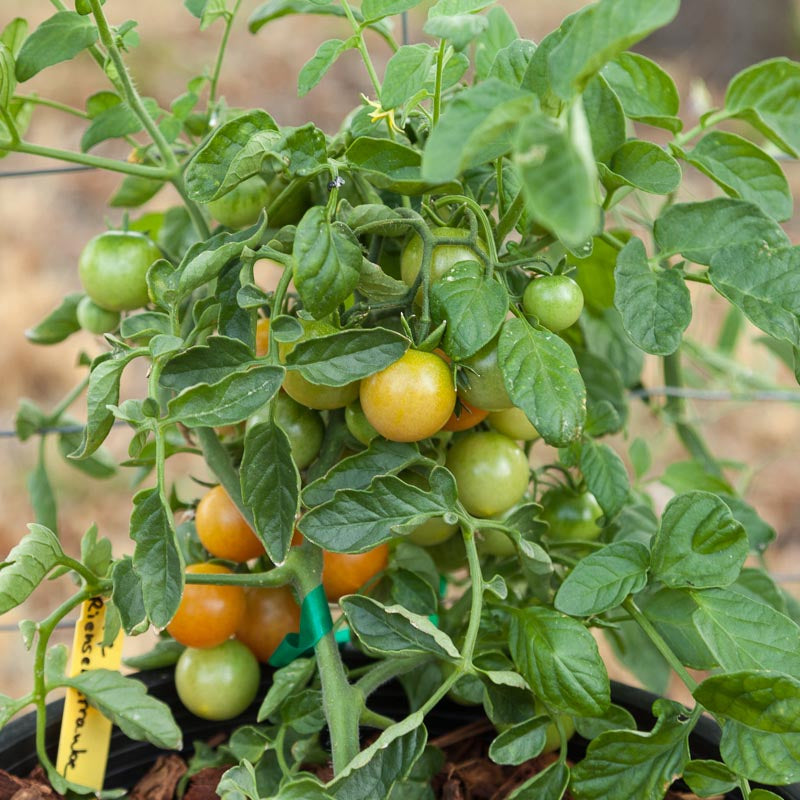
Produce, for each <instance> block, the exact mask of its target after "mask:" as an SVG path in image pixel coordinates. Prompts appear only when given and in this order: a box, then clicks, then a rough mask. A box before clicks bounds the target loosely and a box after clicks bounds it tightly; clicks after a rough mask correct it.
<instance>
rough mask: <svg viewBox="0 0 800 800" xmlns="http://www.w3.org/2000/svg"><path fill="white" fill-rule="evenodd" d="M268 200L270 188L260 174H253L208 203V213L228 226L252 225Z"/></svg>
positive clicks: (243, 226) (242, 226)
mask: <svg viewBox="0 0 800 800" xmlns="http://www.w3.org/2000/svg"><path fill="white" fill-rule="evenodd" d="M269 201H270V190H269V186H267V184H266V182H265V181H264V179H263V178H262V177H261V176H260V175H253V176H252V177H250V178H247V180H244V181H242V182H241V183H240V184H237V185H236V186H234V187H233V189H231V190H230V191H229V192H227V193H225V194H224V195H222V197H218V198H217V199H216V200H212V201H211V202H210V203H209V204H208V213H209V214H211V216H212V217H213V218H214V219H215V220H216V221H217V222H219V223H220V225H225V226H227V227H228V228H236V229H238V228H246V227H248V226H249V225H253V224H254V223H255V222H256V221H257V220H258V216H259V214H261V212H262V211H263V210H264V206H266V205H267V203H269Z"/></svg>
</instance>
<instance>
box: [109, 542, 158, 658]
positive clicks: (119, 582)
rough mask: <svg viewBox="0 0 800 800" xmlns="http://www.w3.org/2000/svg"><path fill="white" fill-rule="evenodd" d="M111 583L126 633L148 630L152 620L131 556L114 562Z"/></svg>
mask: <svg viewBox="0 0 800 800" xmlns="http://www.w3.org/2000/svg"><path fill="white" fill-rule="evenodd" d="M111 583H112V589H111V600H112V602H113V603H114V606H115V608H116V609H117V611H118V612H119V616H120V620H121V621H122V627H123V628H124V629H125V633H127V634H128V635H130V634H137V633H142V632H143V631H145V630H147V628H148V627H149V626H150V620H149V619H148V618H147V609H146V608H145V605H144V594H143V593H142V582H141V580H140V579H139V576H138V575H137V574H136V573H135V572H134V569H133V559H131V557H130V556H123V557H122V558H120V559H118V560H117V561H116V562H114V568H113V569H112V571H111ZM140 669H141V668H140Z"/></svg>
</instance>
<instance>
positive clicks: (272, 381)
mask: <svg viewBox="0 0 800 800" xmlns="http://www.w3.org/2000/svg"><path fill="white" fill-rule="evenodd" d="M284 372H285V370H284V369H283V367H275V366H264V367H254V368H253V369H250V370H248V371H247V372H234V373H233V374H231V375H228V376H227V377H226V378H223V379H222V380H221V381H218V382H217V383H214V384H211V385H209V384H207V383H201V384H199V385H197V386H192V387H190V388H188V389H184V390H183V391H182V392H181V393H180V394H179V395H178V396H177V397H173V398H172V400H170V401H169V404H168V409H169V415H170V417H171V418H172V419H174V420H176V421H180V422H181V423H182V424H184V425H186V427H188V428H206V427H211V428H215V427H219V426H220V425H235V424H236V423H237V422H242V420H245V419H247V418H248V417H249V416H250V415H251V414H253V413H254V412H256V411H258V409H259V408H261V407H262V406H264V405H265V404H266V403H268V402H269V401H270V400H271V399H272V397H273V396H274V395H275V393H276V392H277V391H278V389H280V386H281V382H282V381H283V376H284Z"/></svg>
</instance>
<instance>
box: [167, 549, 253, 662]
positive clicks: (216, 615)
mask: <svg viewBox="0 0 800 800" xmlns="http://www.w3.org/2000/svg"><path fill="white" fill-rule="evenodd" d="M186 572H187V573H190V574H200V575H230V573H231V571H230V570H229V569H228V568H227V567H223V566H221V565H219V564H191V565H189V566H188V567H186ZM244 612H245V599H244V589H242V587H241V586H214V585H207V584H193V583H192V584H187V585H186V587H185V588H184V590H183V597H181V602H180V604H179V605H178V610H177V611H176V612H175V616H174V617H173V618H172V621H171V622H170V623H169V625H167V631H168V633H169V635H170V636H172V638H173V639H175V640H176V641H178V642H180V643H181V644H185V645H186V646H187V647H214V646H216V645H218V644H221V643H222V642H224V641H225V640H226V639H229V638H230V637H231V636H233V634H234V633H235V632H236V629H237V628H238V627H239V623H240V622H241V621H242V617H243V616H244Z"/></svg>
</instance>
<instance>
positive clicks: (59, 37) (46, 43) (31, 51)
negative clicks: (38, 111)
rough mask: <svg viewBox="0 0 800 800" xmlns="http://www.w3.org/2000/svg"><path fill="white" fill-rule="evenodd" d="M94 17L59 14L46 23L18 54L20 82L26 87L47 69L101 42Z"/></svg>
mask: <svg viewBox="0 0 800 800" xmlns="http://www.w3.org/2000/svg"><path fill="white" fill-rule="evenodd" d="M97 37H98V33H97V28H96V27H95V25H94V21H93V20H92V18H91V17H83V16H81V15H80V14H77V13H75V12H74V11H59V12H57V13H56V14H54V15H53V16H52V17H50V18H49V19H46V20H45V21H44V22H43V23H42V24H41V25H39V27H38V28H37V29H36V30H35V31H34V32H33V33H31V35H30V36H28V38H27V39H26V40H25V41H24V43H23V45H22V47H21V48H20V51H19V53H18V54H17V80H18V81H20V82H21V83H24V82H25V81H27V80H28V79H29V78H32V77H33V76H34V75H36V73H37V72H40V71H41V70H43V69H44V68H45V67H49V66H52V65H53V64H58V63H60V62H61V61H69V59H71V58H73V57H74V56H76V55H78V53H80V52H81V51H82V50H85V49H86V48H87V47H90V46H91V45H93V44H94V43H95V42H96V41H97Z"/></svg>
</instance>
